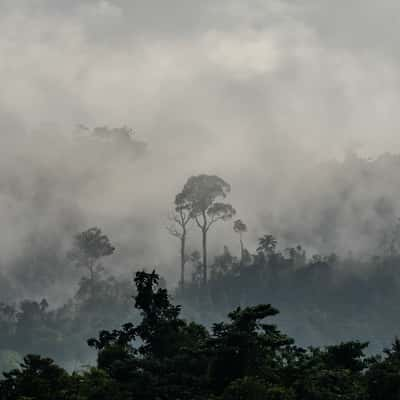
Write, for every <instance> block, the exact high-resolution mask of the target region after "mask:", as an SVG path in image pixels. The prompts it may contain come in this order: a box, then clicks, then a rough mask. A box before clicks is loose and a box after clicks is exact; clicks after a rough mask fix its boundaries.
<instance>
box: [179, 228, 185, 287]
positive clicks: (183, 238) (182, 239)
mask: <svg viewBox="0 0 400 400" xmlns="http://www.w3.org/2000/svg"><path fill="white" fill-rule="evenodd" d="M185 245H186V233H183V234H182V238H181V282H180V284H181V289H183V288H184V287H185V261H186V260H185Z"/></svg>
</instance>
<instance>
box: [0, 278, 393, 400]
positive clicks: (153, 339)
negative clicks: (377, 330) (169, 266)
mask: <svg viewBox="0 0 400 400" xmlns="http://www.w3.org/2000/svg"><path fill="white" fill-rule="evenodd" d="M135 284H136V288H137V292H136V296H135V307H136V309H137V311H138V313H139V315H140V321H139V322H138V323H136V324H134V323H131V322H127V323H125V324H123V325H122V326H121V327H120V328H117V329H112V330H102V331H100V333H99V334H98V336H96V337H95V338H90V339H89V340H88V341H87V343H88V345H89V346H90V347H92V348H94V349H95V350H96V352H97V363H96V364H97V365H96V366H93V367H87V368H84V369H81V370H80V371H75V372H73V373H68V372H66V371H65V370H64V369H63V368H61V367H59V366H58V365H57V364H56V363H54V361H52V360H51V359H50V358H43V357H40V356H38V355H27V356H25V357H24V359H23V362H22V363H21V364H20V366H19V368H17V369H14V370H11V371H9V372H6V373H4V378H3V379H2V380H1V381H0V394H1V398H2V399H4V400H11V399H15V400H17V399H43V400H46V399H49V400H50V399H97V400H101V399H108V400H109V399H115V400H117V399H175V400H176V399H188V400H189V399H198V400H200V399H209V400H210V399H232V400H236V399H249V400H257V399H260V400H261V399H282V400H283V399H285V400H289V399H290V400H294V399H304V400H306V399H307V400H308V399H311V400H313V399H315V400H317V399H321V400H323V399H324V400H326V399H352V400H355V399H371V400H372V399H382V400H383V399H385V400H388V399H389V400H390V399H398V398H399V397H398V396H399V393H400V379H399V369H400V342H399V341H398V339H395V340H394V342H393V345H392V347H391V348H388V349H386V350H384V352H383V354H382V355H379V356H373V357H368V356H366V355H365V349H366V347H367V346H368V344H367V343H364V342H360V341H349V342H342V343H339V344H337V345H331V346H326V347H320V348H318V347H309V348H302V347H299V346H297V345H296V344H295V342H294V340H293V339H291V338H289V337H288V336H287V335H286V334H284V333H282V332H281V331H280V330H279V329H278V328H277V327H276V326H275V325H274V324H272V321H271V318H272V317H274V316H275V315H276V314H278V310H276V309H275V308H274V307H272V306H271V305H269V304H260V305H257V306H251V307H243V308H241V307H238V308H236V309H235V310H233V311H231V312H230V313H229V314H228V319H227V320H226V321H224V322H219V323H215V324H214V325H213V326H212V327H211V329H206V328H205V327H204V326H202V325H200V324H197V323H194V322H188V321H186V320H185V319H182V317H181V316H180V313H181V308H180V306H176V305H174V304H173V303H172V302H171V301H170V298H169V296H168V292H167V290H166V289H164V288H162V287H160V286H159V276H158V275H157V274H156V273H155V272H152V273H146V272H144V271H142V272H138V273H136V276H135Z"/></svg>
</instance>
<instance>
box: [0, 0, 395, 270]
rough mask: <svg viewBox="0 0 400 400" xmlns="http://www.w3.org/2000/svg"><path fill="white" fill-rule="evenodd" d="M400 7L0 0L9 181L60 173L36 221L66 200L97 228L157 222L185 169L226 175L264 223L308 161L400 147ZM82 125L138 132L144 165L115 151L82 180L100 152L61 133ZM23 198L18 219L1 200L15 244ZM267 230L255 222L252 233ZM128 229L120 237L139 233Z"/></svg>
mask: <svg viewBox="0 0 400 400" xmlns="http://www.w3.org/2000/svg"><path fill="white" fill-rule="evenodd" d="M399 8H400V6H399V3H398V2H397V1H394V0H383V1H379V2H378V1H374V0H367V1H363V2H361V1H356V0H349V1H344V0H340V1H335V2H333V1H328V0H307V1H304V0H298V1H278V0H272V1H259V0H252V1H243V0H240V1H239V0H220V1H211V0H205V1H193V0H185V1H184V0H181V1H178V0H172V1H161V0H146V1H137V0H114V1H112V0H108V1H107V0H97V1H95V0H91V1H75V0H71V1H64V0H25V1H22V0H0V87H1V90H0V117H1V118H0V127H1V133H0V135H1V137H0V146H1V147H0V153H1V158H2V161H1V162H2V164H3V176H4V171H12V174H14V175H13V176H18V177H22V178H21V179H23V182H25V181H26V183H25V184H24V185H23V187H24V188H25V189H24V190H27V191H31V192H32V191H33V192H34V191H35V190H37V189H35V188H33V189H32V188H31V187H30V186H29V182H32V181H35V179H34V177H36V176H38V175H37V174H39V172H37V171H39V170H40V171H41V173H40V174H39V176H42V174H43V171H51V176H53V180H54V182H58V184H57V185H56V186H52V185H53V183H51V184H49V185H50V186H51V188H52V189H51V190H49V196H50V198H52V199H53V202H52V201H50V203H51V204H52V206H51V207H50V209H51V210H52V212H51V213H50V216H49V215H48V213H46V212H43V217H42V218H43V220H42V221H41V223H42V224H44V222H43V221H47V222H46V223H45V224H44V226H53V225H55V222H56V221H58V219H57V218H58V217H57V216H58V215H59V214H60V208H59V207H58V204H59V203H58V200H57V199H59V198H62V199H64V201H65V202H66V204H67V205H66V206H65V207H67V208H69V207H70V208H74V207H76V209H77V210H79V212H77V214H78V215H80V213H82V214H84V215H87V219H88V221H87V222H88V223H91V222H93V223H95V222H96V218H97V221H99V222H98V223H99V224H101V223H102V222H104V224H106V222H105V221H109V220H111V219H112V218H116V221H119V219H126V218H128V216H129V218H134V217H135V216H143V215H145V214H147V213H148V214H151V215H152V218H153V219H152V221H153V222H154V223H155V224H156V221H157V220H158V218H160V217H161V216H163V215H164V214H165V211H166V208H168V206H167V203H168V202H169V201H170V200H171V199H172V198H173V196H174V194H175V192H176V191H177V190H179V188H180V186H181V185H182V184H183V183H184V180H185V179H186V178H187V176H189V175H190V174H194V173H202V172H204V173H217V174H220V175H221V176H223V177H225V178H226V179H227V180H228V181H230V182H231V183H232V185H233V188H234V191H233V193H232V199H233V200H234V201H235V205H236V206H237V208H238V211H239V212H240V215H243V216H244V218H245V219H246V220H247V221H249V222H250V223H254V224H256V222H257V218H258V217H259V215H267V214H268V213H270V209H269V207H270V205H269V204H268V201H267V200H265V199H268V198H270V197H269V196H271V189H274V191H275V193H274V196H275V198H274V200H276V201H278V202H279V204H280V205H281V206H282V207H284V206H285V204H286V203H285V201H286V199H287V198H290V197H292V196H291V194H290V190H289V189H287V188H290V187H292V186H293V185H292V184H293V182H295V181H296V180H297V179H298V176H299V174H301V173H302V171H303V169H304V170H307V171H308V169H309V168H311V166H312V165H313V160H314V159H315V160H321V159H326V158H330V157H335V156H341V155H342V154H343V153H344V152H346V151H347V150H349V149H354V150H357V151H360V152H362V153H363V154H368V155H371V156H375V155H377V154H379V153H382V152H385V151H399V150H400V135H399V134H398V128H399V126H400V113H399V100H400V94H399V68H398V67H399V63H400V58H399V54H400V53H399V50H398V46H397V43H396V40H397V36H398V33H399V30H400V28H399V27H400V24H399V23H398V22H399V21H398V19H399V15H400V13H399ZM77 123H83V124H87V125H89V126H91V127H93V126H96V125H103V124H107V125H110V126H121V125H129V126H131V127H133V128H134V129H135V131H136V132H137V135H138V137H139V138H140V139H142V140H144V141H146V142H148V144H149V149H150V152H151V153H150V154H151V156H150V157H149V159H148V160H147V161H144V162H142V163H140V164H139V165H135V166H127V165H125V164H124V163H123V162H122V161H118V157H115V155H114V156H112V157H111V156H110V158H112V161H113V162H114V164H113V165H114V168H111V169H108V170H107V171H106V172H104V171H102V175H101V177H98V178H97V179H94V180H90V184H88V183H87V182H86V181H84V179H83V178H82V175H81V174H82V171H83V172H85V171H86V169H85V168H89V167H90V168H92V167H93V165H92V164H90V163H89V164H90V165H88V164H87V163H88V161H87V158H88V157H89V158H91V159H92V162H93V163H95V161H99V162H100V161H102V160H98V159H97V158H96V157H98V155H96V154H91V153H89V154H87V153H82V154H80V153H79V151H78V152H77V151H76V150H73V151H71V150H68V149H65V148H64V142H63V141H62V140H61V139H59V138H60V137H65V135H67V136H68V134H69V133H71V132H72V131H73V130H74V127H75V125H76V124H77ZM44 131H46V134H43V132H44ZM32 132H36V133H35V134H34V136H33V137H34V138H35V139H34V140H32V138H31V139H29V140H28V139H26V135H28V137H29V135H30V134H32ZM38 132H42V134H40V133H38ZM22 136H24V137H25V138H24V139H21V137H22ZM49 137H52V139H51V140H50V139H49ZM63 140H64V139H63ZM113 157H115V158H116V159H115V160H114V159H113ZM21 160H23V161H22V162H21ZM46 168H47V169H46ZM10 174H11V172H10ZM44 175H46V173H44ZM10 176H11V175H10ZM82 180H83V183H82ZM311 180H312V179H311ZM50 181H51V179H50ZM65 181H66V182H65ZM60 182H61V183H60ZM62 182H64V183H65V185H63V184H62ZM166 182H167V183H168V185H167V184H166ZM78 183H79V184H78ZM80 184H81V186H79V185H80ZM38 185H39V184H38ZM54 185H55V183H54ZM69 185H72V186H73V187H74V188H75V189H74V191H71V190H70V188H71V186H69ZM87 185H89V186H87ZM38 187H42V186H40V185H39V186H38ZM88 187H89V188H90V189H91V190H89V189H88ZM278 189H279V190H278ZM250 192H251V193H252V195H251V196H248V195H247V196H244V195H243V193H245V194H248V193H250ZM23 197H24V199H22V200H21V203H18V204H14V213H15V215H20V214H21V210H24V212H26V215H27V218H26V220H25V222H24V223H26V224H25V225H24V224H22V223H21V225H20V226H19V225H18V224H15V219H13V218H14V217H12V218H11V217H10V215H14V214H12V213H10V211H7V210H8V209H7V208H6V207H5V206H3V207H1V208H0V221H1V223H2V226H10V232H11V233H12V234H10V235H9V238H10V242H13V243H20V241H21V240H22V239H23V236H24V235H23V234H22V233H21V232H23V231H25V230H27V231H34V230H35V229H37V226H38V224H37V214H38V213H37V210H36V208H35V207H36V206H35V204H36V203H35V202H33V201H31V199H30V197H29V196H23ZM23 200H25V202H24V201H23ZM8 201H10V200H8ZM0 204H2V203H0ZM3 204H7V202H5V203H3ZM24 215H25V214H24ZM27 221H28V222H27ZM47 224H48V225H47ZM111 225H112V224H111ZM111 225H110V226H111ZM27 226H29V229H28V228H27ZM40 226H42V225H40ZM110 229H111V230H112V229H113V228H112V227H111V228H110ZM226 229H228V228H226ZM262 229H264V227H259V226H255V225H253V231H254V232H253V235H254V237H257V235H258V234H260V233H264V232H262ZM122 231H123V232H124V233H121V230H118V229H117V228H115V229H114V231H113V234H114V235H116V236H117V239H118V234H120V235H121V237H122V236H123V235H126V236H125V241H126V242H128V241H129V240H131V238H130V237H129V235H130V234H131V233H132V232H130V231H129V229H123V230H122ZM150 231H151V232H153V231H152V230H151V229H150ZM151 236H152V238H156V239H155V240H156V241H157V246H158V248H159V249H160V251H159V252H158V254H157V255H156V256H152V258H151V261H150V262H154V263H155V262H158V260H159V259H162V257H163V256H166V257H171V256H172V253H173V251H174V249H173V248H172V250H171V242H169V241H168V242H165V239H164V237H165V232H163V230H162V229H161V228H158V230H157V234H156V235H154V232H153V233H152V234H151ZM126 238H128V239H126ZM132 240H133V239H132ZM135 240H138V239H135ZM121 241H123V239H121ZM11 247H12V246H11ZM11 247H10V246H9V245H7V248H8V249H10V248H11ZM16 247H17V248H18V246H16ZM14 253H15V251H13V252H12V255H13V256H14V255H15V254H14ZM153 253H154V252H153Z"/></svg>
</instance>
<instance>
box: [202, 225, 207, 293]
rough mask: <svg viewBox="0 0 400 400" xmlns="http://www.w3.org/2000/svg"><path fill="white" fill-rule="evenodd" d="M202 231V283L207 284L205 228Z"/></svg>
mask: <svg viewBox="0 0 400 400" xmlns="http://www.w3.org/2000/svg"><path fill="white" fill-rule="evenodd" d="M202 233H203V285H204V286H206V285H207V229H203V230H202Z"/></svg>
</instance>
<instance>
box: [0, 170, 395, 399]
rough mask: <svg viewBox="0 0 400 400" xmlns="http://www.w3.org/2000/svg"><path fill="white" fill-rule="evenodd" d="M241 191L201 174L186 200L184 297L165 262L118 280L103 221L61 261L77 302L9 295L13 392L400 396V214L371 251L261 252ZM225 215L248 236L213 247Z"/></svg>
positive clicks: (179, 221) (179, 208) (273, 248)
mask: <svg viewBox="0 0 400 400" xmlns="http://www.w3.org/2000/svg"><path fill="white" fill-rule="evenodd" d="M230 191H231V186H230V184H229V183H227V182H226V181H225V180H224V179H222V178H221V177H219V176H216V175H205V174H201V175H196V176H191V177H189V178H188V179H187V181H186V183H185V184H184V186H183V188H182V190H181V191H179V192H178V193H177V195H176V196H175V199H174V201H173V207H172V211H171V212H170V214H169V219H168V221H169V223H168V225H167V226H166V231H165V234H166V235H167V234H170V235H172V236H173V237H174V238H176V239H177V243H178V244H179V246H178V250H179V251H178V255H179V259H180V262H179V267H178V269H179V276H180V279H179V282H178V285H176V287H175V288H172V289H171V290H172V296H170V295H169V294H168V291H167V289H166V287H167V283H166V281H165V280H164V279H163V278H162V277H160V276H159V275H158V274H157V273H156V272H146V271H143V270H141V271H139V272H136V274H135V278H134V283H135V284H133V282H132V279H131V278H126V276H114V275H113V274H112V273H111V272H110V265H109V262H108V260H109V258H110V257H111V256H113V255H114V253H116V252H118V249H117V248H116V246H115V245H114V243H113V240H112V238H111V237H109V236H108V235H107V234H106V233H104V232H103V231H102V230H101V229H100V228H98V227H92V228H89V229H86V230H83V231H81V232H78V233H76V234H75V235H74V236H73V238H72V239H71V241H70V242H69V243H70V246H69V248H68V249H67V250H66V251H65V254H64V256H63V257H62V259H61V260H60V261H59V262H61V263H64V264H65V265H66V266H68V268H73V270H75V271H78V274H79V275H80V278H79V279H78V285H77V290H76V292H75V294H74V295H73V296H72V297H71V298H70V299H69V300H67V301H66V302H64V303H63V304H61V305H54V306H52V305H51V304H49V303H48V301H47V300H46V299H45V298H43V299H42V300H23V301H20V302H6V301H3V302H2V303H1V304H0V324H1V329H0V338H1V340H0V346H1V349H0V368H1V369H2V370H3V375H4V377H3V379H2V380H1V383H0V393H1V396H2V397H1V398H4V399H5V400H8V399H15V400H17V399H23V398H32V399H102V398H104V399H128V398H138V399H157V398H159V399H214V398H215V399H264V398H271V399H321V400H322V399H391V398H393V399H397V398H398V395H399V393H400V380H399V379H398V371H399V367H400V343H399V342H398V339H396V335H397V334H398V332H399V331H400V325H399V323H398V310H399V306H398V304H399V293H400V290H399V289H400V279H399V278H400V273H399V269H398V265H399V262H400V222H399V221H398V220H396V219H394V220H390V221H388V223H387V224H386V225H385V227H384V229H381V231H380V234H381V235H380V240H379V241H377V242H376V244H375V247H374V248H373V249H372V250H373V252H371V254H369V255H364V256H359V255H355V254H353V253H352V252H351V251H349V252H348V254H347V255H344V256H341V255H339V254H335V253H329V254H326V255H325V254H311V255H309V254H308V251H307V249H306V247H302V246H301V245H300V244H295V245H293V246H292V247H286V246H285V247H282V246H280V245H279V242H278V239H277V238H276V237H275V236H274V235H272V234H270V233H267V234H264V235H262V236H261V237H260V238H259V239H258V241H257V246H256V249H255V251H254V252H252V251H250V250H249V249H248V245H247V234H248V230H249V229H248V226H247V225H246V223H245V222H244V221H243V220H242V219H240V218H238V217H239V215H238V212H237V210H236V209H235V208H234V207H233V205H232V204H230V203H229V202H227V200H228V197H229V194H230ZM384 214H385V213H384ZM387 215H391V213H386V214H385V216H386V217H387ZM219 223H220V224H225V225H230V226H231V235H232V236H234V237H236V243H237V245H236V246H235V248H234V249H229V248H228V246H224V247H223V249H222V252H221V254H216V255H215V254H209V244H210V237H215V236H214V235H212V231H213V229H216V227H217V225H218V224H219ZM194 230H197V231H198V233H199V236H200V238H201V240H200V241H199V242H198V243H200V249H199V251H198V250H196V251H190V252H189V251H188V248H190V247H191V246H190V241H191V238H192V237H193V231H194ZM189 232H190V235H189ZM219 241H220V240H219ZM350 250H351V249H350ZM36 262H37V263H38V261H36ZM132 273H133V271H132ZM132 298H134V299H135V308H133V307H132ZM175 302H177V303H178V304H182V308H181V306H176V305H174V303H175ZM275 307H276V308H275ZM232 310H233V311H232ZM278 310H279V311H280V313H278ZM181 315H182V316H181ZM271 317H274V321H273V322H274V324H270V323H266V322H265V319H266V318H271ZM219 321H222V322H219ZM276 326H279V329H278V328H277V327H276ZM292 338H294V339H292ZM382 351H383V353H382ZM376 354H378V355H376ZM379 354H380V355H379ZM53 360H54V361H53Z"/></svg>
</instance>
